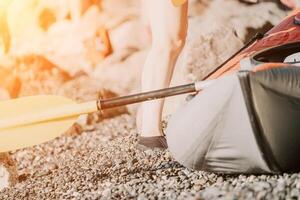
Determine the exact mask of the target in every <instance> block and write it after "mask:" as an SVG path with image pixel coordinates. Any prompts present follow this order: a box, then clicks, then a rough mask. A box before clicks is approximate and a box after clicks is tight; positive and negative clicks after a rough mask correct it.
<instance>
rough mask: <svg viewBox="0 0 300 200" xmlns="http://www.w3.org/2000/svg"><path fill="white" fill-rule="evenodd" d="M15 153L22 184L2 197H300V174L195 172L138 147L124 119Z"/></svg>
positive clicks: (127, 118) (165, 155) (129, 123)
mask: <svg viewBox="0 0 300 200" xmlns="http://www.w3.org/2000/svg"><path fill="white" fill-rule="evenodd" d="M83 128H84V132H83V134H81V135H73V136H70V135H68V136H63V137H60V138H58V139H56V140H53V141H51V142H48V143H46V144H43V145H39V146H36V147H34V148H27V149H24V150H20V151H16V152H14V153H13V158H14V159H15V160H16V161H17V163H18V171H19V173H20V177H19V182H20V183H18V184H17V185H16V186H15V187H13V188H7V189H4V190H3V191H1V194H0V199H298V196H299V195H300V174H284V175H276V176H268V175H261V176H253V175H250V176H245V175H239V176H229V175H221V174H219V175H217V174H213V173H207V172H201V171H192V170H189V169H186V168H184V167H183V166H181V165H180V164H178V163H176V162H175V161H174V160H173V159H172V158H171V156H170V153H169V152H168V151H158V150H156V151H151V150H149V151H145V152H142V151H139V150H137V149H136V148H135V143H136V135H137V133H136V129H135V125H134V118H133V117H132V116H130V115H122V116H119V117H116V118H113V119H109V120H104V121H102V122H101V123H98V124H95V125H89V126H84V127H83Z"/></svg>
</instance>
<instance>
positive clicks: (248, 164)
mask: <svg viewBox="0 0 300 200" xmlns="http://www.w3.org/2000/svg"><path fill="white" fill-rule="evenodd" d="M167 142H168V146H169V149H170V152H171V154H172V155H173V156H174V158H175V159H176V160H177V161H178V162H180V163H181V164H183V165H185V166H186V167H189V168H193V169H197V170H206V171H213V172H225V173H261V172H270V169H269V168H268V167H267V165H266V163H265V161H264V160H263V159H262V156H261V153H260V151H259V148H258V145H257V143H256V140H255V137H254V134H253V131H252V127H251V124H250V121H249V117H248V113H247V108H246V105H245V103H244V99H243V94H242V90H241V87H240V83H239V80H238V78H237V76H236V75H232V76H228V77H223V78H221V79H218V80H216V82H214V84H212V85H211V86H210V87H209V88H207V89H206V90H204V91H203V92H201V93H199V94H198V95H197V96H196V97H195V98H194V99H193V100H191V101H190V102H188V103H187V104H186V105H185V106H184V107H183V108H181V109H180V110H178V112H177V113H175V114H174V115H173V116H172V117H171V119H170V121H169V124H168V128H167Z"/></svg>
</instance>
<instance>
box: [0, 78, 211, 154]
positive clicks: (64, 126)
mask: <svg viewBox="0 0 300 200" xmlns="http://www.w3.org/2000/svg"><path fill="white" fill-rule="evenodd" d="M210 83H211V81H202V82H198V83H193V84H188V85H182V86H177V87H172V88H166V89H162V90H156V91H150V92H145V93H139V94H134V95H129V96H124V97H118V98H112V99H106V100H95V101H91V102H85V103H76V102H74V101H72V100H70V99H67V98H64V97H60V96H52V95H41V96H31V97H23V98H19V99H13V100H7V101H2V102H0V138H1V139H0V152H6V151H11V150H16V149H20V148H24V147H28V146H33V145H36V144H40V143H43V142H46V141H49V140H51V139H54V138H56V137H58V136H59V135H61V134H62V133H64V132H65V131H67V130H68V129H69V128H70V127H71V126H72V124H73V123H75V121H76V119H77V117H78V116H79V115H81V114H88V113H92V112H96V111H101V110H104V109H109V108H115V107H118V106H124V105H129V104H133V103H138V102H143V101H150V100H155V99H159V98H164V97H169V96H174V95H179V94H185V93H192V92H196V91H200V90H202V89H204V88H206V87H207V86H208V85H210Z"/></svg>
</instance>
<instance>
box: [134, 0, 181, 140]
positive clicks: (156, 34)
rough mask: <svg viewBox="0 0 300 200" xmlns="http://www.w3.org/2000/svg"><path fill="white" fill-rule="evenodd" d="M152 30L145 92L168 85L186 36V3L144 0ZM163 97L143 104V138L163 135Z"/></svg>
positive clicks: (139, 120)
mask: <svg viewBox="0 0 300 200" xmlns="http://www.w3.org/2000/svg"><path fill="white" fill-rule="evenodd" d="M144 3H145V4H146V5H145V7H146V10H147V16H148V18H149V22H150V28H151V33H152V47H151V50H150V52H149V55H148V57H147V60H146V62H145V65H144V68H143V72H142V85H141V89H142V91H143V92H145V91H150V90H156V89H161V88H165V87H168V86H169V83H170V81H171V78H172V74H173V69H174V66H175V64H176V60H177V58H178V55H179V54H180V52H181V50H182V48H183V46H184V43H185V37H186V31H187V3H185V4H184V5H182V6H180V7H175V6H174V5H173V4H172V1H171V0H144ZM163 104H164V100H155V101H151V102H145V103H142V104H141V107H140V113H139V114H138V117H137V118H138V119H137V124H138V129H139V132H140V134H141V136H142V137H153V136H161V135H162V127H161V115H162V109H163Z"/></svg>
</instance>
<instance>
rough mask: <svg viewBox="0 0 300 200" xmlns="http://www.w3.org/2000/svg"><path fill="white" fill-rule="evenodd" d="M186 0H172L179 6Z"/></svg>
mask: <svg viewBox="0 0 300 200" xmlns="http://www.w3.org/2000/svg"><path fill="white" fill-rule="evenodd" d="M186 1H187V0H172V2H173V4H174V6H181V5H182V4H184V3H185V2H186Z"/></svg>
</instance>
